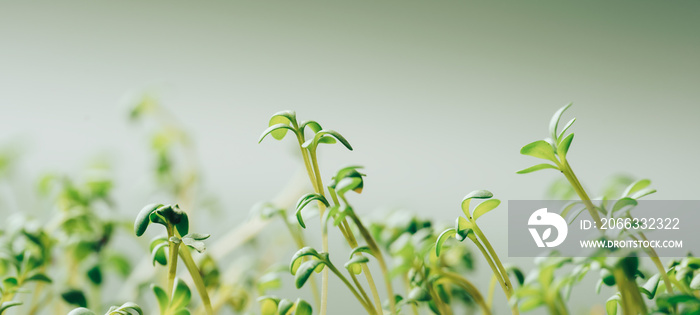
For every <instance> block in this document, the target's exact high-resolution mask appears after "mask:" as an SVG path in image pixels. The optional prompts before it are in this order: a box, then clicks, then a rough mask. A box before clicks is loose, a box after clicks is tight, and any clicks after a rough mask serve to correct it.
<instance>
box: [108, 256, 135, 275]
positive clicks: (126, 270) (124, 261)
mask: <svg viewBox="0 0 700 315" xmlns="http://www.w3.org/2000/svg"><path fill="white" fill-rule="evenodd" d="M107 266H108V267H110V268H112V269H114V270H115V271H116V272H117V273H118V274H119V275H120V276H122V277H126V276H128V275H129V274H130V273H131V263H129V259H128V258H127V257H126V256H125V255H122V254H120V253H109V255H108V256H107Z"/></svg>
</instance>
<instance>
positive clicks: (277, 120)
mask: <svg viewBox="0 0 700 315" xmlns="http://www.w3.org/2000/svg"><path fill="white" fill-rule="evenodd" d="M290 124H291V121H290V120H289V118H288V117H285V116H272V118H270V123H269V124H268V126H278V125H287V126H289V125H290ZM287 130H288V129H286V128H277V129H275V130H272V131H271V132H270V135H272V137H273V138H275V139H277V140H282V139H283V138H284V136H285V135H286V134H287Z"/></svg>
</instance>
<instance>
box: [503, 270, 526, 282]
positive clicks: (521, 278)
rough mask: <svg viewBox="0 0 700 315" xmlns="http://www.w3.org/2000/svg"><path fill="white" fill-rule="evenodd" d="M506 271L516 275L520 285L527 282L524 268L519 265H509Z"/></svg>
mask: <svg viewBox="0 0 700 315" xmlns="http://www.w3.org/2000/svg"><path fill="white" fill-rule="evenodd" d="M506 272H509V273H512V274H513V275H514V276H515V279H516V280H517V281H518V284H519V285H521V286H522V285H523V284H524V283H525V274H524V273H523V271H522V270H520V268H518V267H507V268H506Z"/></svg>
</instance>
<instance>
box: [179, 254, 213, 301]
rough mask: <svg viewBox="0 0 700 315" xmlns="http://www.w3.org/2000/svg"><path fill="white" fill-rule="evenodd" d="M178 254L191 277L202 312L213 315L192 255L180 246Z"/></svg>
mask: <svg viewBox="0 0 700 315" xmlns="http://www.w3.org/2000/svg"><path fill="white" fill-rule="evenodd" d="M179 252H180V257H181V258H182V262H183V263H184V264H185V267H187V271H189V273H190V276H191V277H192V281H194V286H195V287H196V288H197V292H198V293H199V298H200V299H202V304H203V305H204V310H205V311H206V313H207V315H213V314H214V310H213V309H212V307H211V301H210V300H209V294H208V293H207V287H206V286H205V285H204V279H202V275H201V274H200V273H199V269H198V268H197V264H195V262H194V259H193V258H192V253H190V249H189V248H188V247H187V246H181V247H180V251H179Z"/></svg>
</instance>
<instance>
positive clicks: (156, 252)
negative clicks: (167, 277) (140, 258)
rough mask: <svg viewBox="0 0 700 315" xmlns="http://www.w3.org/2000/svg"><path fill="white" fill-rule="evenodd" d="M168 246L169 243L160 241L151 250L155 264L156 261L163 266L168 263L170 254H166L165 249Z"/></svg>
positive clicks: (154, 263)
mask: <svg viewBox="0 0 700 315" xmlns="http://www.w3.org/2000/svg"><path fill="white" fill-rule="evenodd" d="M166 248H168V243H160V244H158V245H156V247H154V248H153V250H151V259H152V260H153V266H155V265H156V262H157V263H158V264H160V265H161V266H165V265H167V264H168V255H166V254H165V249H166Z"/></svg>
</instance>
